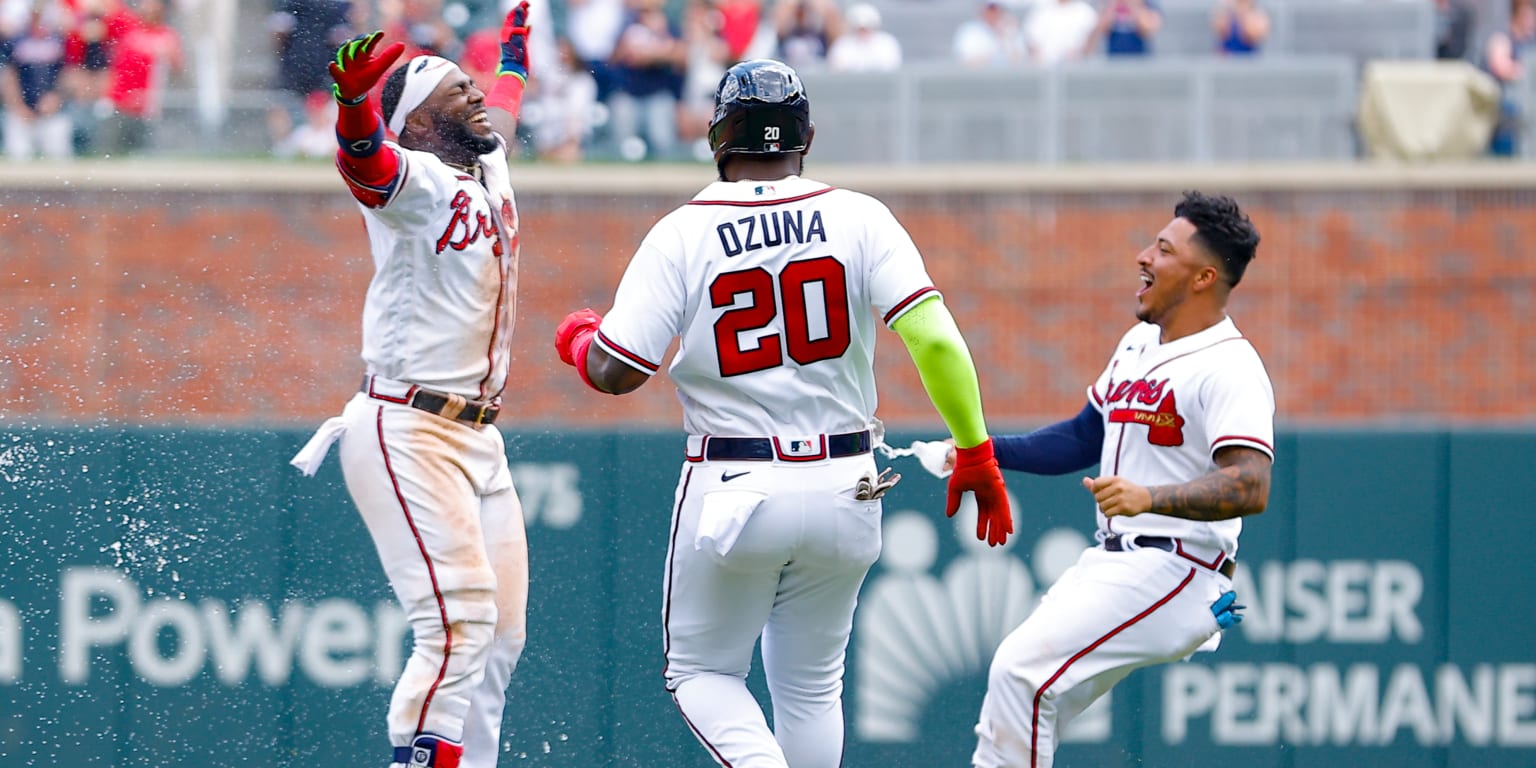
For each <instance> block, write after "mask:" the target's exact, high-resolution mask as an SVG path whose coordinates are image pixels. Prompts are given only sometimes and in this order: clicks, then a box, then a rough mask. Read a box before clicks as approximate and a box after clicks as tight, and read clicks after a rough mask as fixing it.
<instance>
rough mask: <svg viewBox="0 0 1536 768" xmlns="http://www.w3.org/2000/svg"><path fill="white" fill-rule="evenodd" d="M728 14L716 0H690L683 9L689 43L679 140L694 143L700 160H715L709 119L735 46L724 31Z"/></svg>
mask: <svg viewBox="0 0 1536 768" xmlns="http://www.w3.org/2000/svg"><path fill="white" fill-rule="evenodd" d="M724 24H725V17H724V16H723V15H722V14H721V13H720V11H719V9H718V8H716V7H715V3H714V0H688V3H687V5H686V6H684V8H683V41H684V42H685V43H687V45H688V65H687V73H686V74H685V75H684V76H683V95H682V98H680V99H678V103H677V134H678V140H679V141H682V142H683V143H685V144H687V145H689V146H691V147H692V148H693V154H694V156H695V157H696V158H698V159H700V160H713V159H714V153H713V152H712V151H710V149H709V141H708V139H707V137H708V136H709V121H710V118H712V117H714V114H715V89H716V88H717V87H719V85H720V78H721V77H724V76H725V69H726V66H727V65H729V64H731V63H733V62H732V61H731V60H730V55H731V47H730V44H729V43H727V42H726V40H725V36H724V34H723V26H724Z"/></svg>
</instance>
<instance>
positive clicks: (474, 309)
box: [359, 143, 518, 400]
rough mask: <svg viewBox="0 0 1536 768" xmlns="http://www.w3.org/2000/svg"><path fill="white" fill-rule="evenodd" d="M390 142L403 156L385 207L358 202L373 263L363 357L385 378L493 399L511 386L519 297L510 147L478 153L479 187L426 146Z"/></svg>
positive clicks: (470, 176) (390, 148)
mask: <svg viewBox="0 0 1536 768" xmlns="http://www.w3.org/2000/svg"><path fill="white" fill-rule="evenodd" d="M386 147H387V149H389V150H393V151H394V152H395V153H396V154H397V155H399V157H400V173H399V181H398V182H397V183H396V185H395V188H394V190H393V193H392V194H391V195H389V196H388V197H387V198H385V200H384V204H383V206H381V207H379V208H371V207H369V206H367V205H363V204H361V203H359V207H360V208H361V209H362V211H363V218H364V220H365V221H366V222H367V225H368V240H369V243H370V245H371V247H372V249H373V262H374V276H373V281H372V282H371V283H370V284H369V285H368V298H367V301H366V303H365V305H364V307H363V361H364V362H365V363H366V364H367V366H368V371H369V372H370V373H374V374H378V375H380V376H383V377H385V378H389V379H395V380H398V381H405V382H410V383H413V384H419V385H421V386H424V387H427V388H430V389H435V390H438V391H442V392H451V393H454V394H458V395H463V396H464V397H467V398H470V399H472V400H487V399H490V398H493V397H495V396H496V395H498V394H500V393H501V391H502V389H503V387H505V386H506V380H507V367H508V364H509V361H510V359H511V343H512V321H513V316H514V313H515V309H516V304H517V259H518V238H517V206H516V203H515V201H514V200H513V197H512V187H511V185H510V184H509V183H508V171H507V159H506V154H505V152H504V150H502V149H497V150H495V151H493V152H490V153H487V154H485V155H482V156H481V157H480V166H481V173H483V174H484V176H485V183H484V184H483V185H482V183H481V182H480V180H478V179H476V178H475V177H474V176H473V175H471V174H469V173H467V172H465V171H463V170H460V169H458V168H455V167H453V166H450V165H448V164H446V163H444V162H443V161H441V160H439V159H438V158H437V156H436V155H434V154H432V153H430V152H419V151H415V150H410V149H405V148H404V147H401V146H399V145H397V144H394V143H388V144H386ZM489 190H494V191H489Z"/></svg>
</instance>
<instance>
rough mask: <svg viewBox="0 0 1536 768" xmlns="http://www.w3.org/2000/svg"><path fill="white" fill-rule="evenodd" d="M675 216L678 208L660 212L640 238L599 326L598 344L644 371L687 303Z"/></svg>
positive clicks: (656, 363)
mask: <svg viewBox="0 0 1536 768" xmlns="http://www.w3.org/2000/svg"><path fill="white" fill-rule="evenodd" d="M677 219H678V215H677V213H676V212H674V213H672V214H669V215H668V216H665V217H663V218H662V219H661V221H658V222H656V225H655V226H653V227H651V231H650V232H649V233H647V234H646V236H645V239H644V240H642V241H641V242H640V247H639V248H637V249H636V250H635V255H634V257H633V258H631V259H630V261H629V266H628V267H626V268H625V269H624V277H623V278H621V279H620V280H619V288H618V290H617V291H616V292H615V294H614V299H613V308H612V309H610V310H609V311H608V314H607V315H606V316H605V317H604V318H603V324H602V327H601V328H600V329H599V330H598V335H597V343H598V345H599V346H600V347H602V348H603V349H604V350H606V351H607V352H608V353H609V354H611V355H613V356H614V357H617V358H619V359H620V360H623V361H624V362H626V363H628V364H630V365H631V366H633V367H635V368H636V369H638V370H640V371H642V372H644V373H646V374H654V373H656V371H658V370H660V368H661V360H662V358H663V357H664V356H665V355H666V353H667V346H668V345H670V344H671V343H672V339H673V337H675V336H678V335H679V334H681V333H682V330H683V317H684V314H685V313H686V312H687V309H688V287H687V283H686V282H685V280H684V278H683V265H682V263H681V261H680V259H681V258H683V257H684V256H685V254H686V251H685V249H684V248H683V246H682V235H681V232H680V231H679V230H678V226H677Z"/></svg>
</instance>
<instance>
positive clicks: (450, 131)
mask: <svg viewBox="0 0 1536 768" xmlns="http://www.w3.org/2000/svg"><path fill="white" fill-rule="evenodd" d="M443 133H444V135H443V139H444V140H445V141H447V143H449V144H452V145H454V146H459V147H463V148H465V149H467V150H469V151H470V152H473V153H474V154H475V156H476V157H479V156H480V155H484V154H486V153H488V152H491V151H494V150H495V149H496V148H497V147H499V146H501V145H500V144H498V143H496V136H495V135H494V134H492V135H490V136H477V135H476V134H475V132H474V130H473V129H471V128H470V127H469V122H468V121H464V122H456V123H449V124H448V125H447V126H446V127H445V128H444V129H443Z"/></svg>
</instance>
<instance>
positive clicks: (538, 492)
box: [511, 463, 581, 530]
mask: <svg viewBox="0 0 1536 768" xmlns="http://www.w3.org/2000/svg"><path fill="white" fill-rule="evenodd" d="M511 470H512V485H513V486H514V487H516V488H517V498H518V501H520V502H521V503H522V505H523V520H524V521H525V522H526V524H528V525H533V523H534V522H535V521H538V522H540V523H542V524H543V525H545V526H547V527H549V528H554V529H556V530H565V529H567V528H571V527H574V526H575V525H576V524H577V523H579V522H581V486H580V484H579V481H580V480H581V470H580V469H579V468H577V466H576V465H575V464H563V463H561V464H513V465H511Z"/></svg>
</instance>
